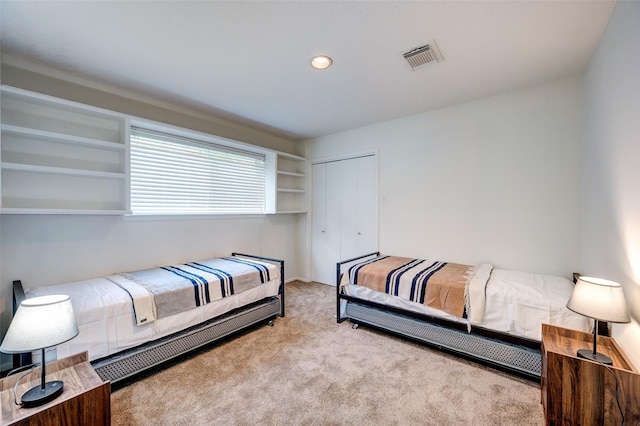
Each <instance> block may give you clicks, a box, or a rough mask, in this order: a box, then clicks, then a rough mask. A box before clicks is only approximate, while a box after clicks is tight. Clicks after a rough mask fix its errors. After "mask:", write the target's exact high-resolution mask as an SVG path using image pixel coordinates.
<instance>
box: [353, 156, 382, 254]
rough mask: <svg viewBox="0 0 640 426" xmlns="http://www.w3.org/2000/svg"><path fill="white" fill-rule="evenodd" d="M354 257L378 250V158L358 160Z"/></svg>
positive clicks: (370, 157)
mask: <svg viewBox="0 0 640 426" xmlns="http://www.w3.org/2000/svg"><path fill="white" fill-rule="evenodd" d="M356 205H357V212H358V218H357V223H358V229H357V231H356V240H357V244H356V254H355V255H356V256H360V255H363V254H367V253H372V252H374V251H376V250H378V158H377V157H376V156H375V155H370V156H368V157H361V158H358V201H357V203H356Z"/></svg>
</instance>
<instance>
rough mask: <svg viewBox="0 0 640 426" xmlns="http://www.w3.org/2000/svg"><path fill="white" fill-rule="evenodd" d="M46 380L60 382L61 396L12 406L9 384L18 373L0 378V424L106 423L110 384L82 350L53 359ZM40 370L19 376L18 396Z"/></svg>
mask: <svg viewBox="0 0 640 426" xmlns="http://www.w3.org/2000/svg"><path fill="white" fill-rule="evenodd" d="M46 369H47V370H46V373H47V377H46V380H47V381H50V380H62V381H64V390H63V392H62V395H60V396H59V397H58V398H56V399H54V400H53V401H51V402H49V403H47V404H44V405H42V406H40V407H34V408H21V407H18V406H17V405H15V403H14V399H13V386H14V385H15V383H16V380H17V379H18V378H19V377H20V376H21V373H18V374H15V375H12V376H10V377H5V378H4V379H2V380H0V391H1V392H0V403H1V407H0V408H1V410H2V425H30V426H31V425H43V426H44V425H47V426H51V425H55V426H57V425H91V426H93V425H109V424H110V423H111V383H109V382H103V381H102V379H101V378H100V377H99V376H98V374H97V373H96V372H95V370H94V369H93V367H92V366H91V364H89V362H88V355H87V353H86V352H84V353H81V354H76V355H72V356H70V357H67V358H63V359H59V360H57V361H53V362H51V363H49V364H47V366H46ZM39 377H40V369H39V368H37V369H36V370H35V371H34V372H32V373H30V375H29V376H27V377H25V378H24V379H22V381H21V384H20V385H19V386H18V395H22V394H23V393H24V392H25V391H27V390H29V389H30V388H32V387H33V386H36V385H37V384H38V383H39Z"/></svg>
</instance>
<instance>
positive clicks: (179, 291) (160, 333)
mask: <svg viewBox="0 0 640 426" xmlns="http://www.w3.org/2000/svg"><path fill="white" fill-rule="evenodd" d="M47 294H66V295H69V296H70V297H71V302H72V304H73V308H74V313H75V315H76V320H77V323H78V329H79V331H80V333H79V334H78V336H77V337H75V338H74V339H72V340H70V341H68V342H66V343H63V344H61V345H58V346H56V347H55V348H53V349H52V350H55V351H56V354H55V356H56V357H57V358H61V357H65V356H69V355H72V354H75V353H78V352H83V351H88V353H89V360H90V361H91V363H92V364H93V366H94V368H95V369H96V371H97V373H98V374H99V375H100V376H101V377H102V378H103V379H104V380H111V381H112V383H116V382H118V381H120V380H123V379H126V378H128V377H131V376H133V375H135V374H137V373H140V372H142V371H145V370H147V369H150V368H152V367H154V366H156V365H158V364H160V363H162V362H165V361H167V360H169V359H172V358H175V357H177V356H180V355H182V354H184V353H186V352H189V351H191V350H193V349H196V348H199V347H201V346H204V345H206V344H208V343H211V342H213V341H215V340H218V339H221V338H224V337H226V336H228V335H230V334H233V333H235V332H237V331H240V330H242V329H245V328H248V327H250V326H252V325H255V324H258V323H261V322H264V323H267V322H269V323H271V324H272V321H273V319H274V318H275V317H276V316H284V315H285V305H284V301H285V300H284V297H285V291H284V261H282V260H279V259H272V258H266V257H261V256H253V255H246V254H240V253H232V255H231V256H229V257H221V258H216V259H208V260H203V261H198V262H189V263H185V264H180V265H169V266H163V267H159V268H153V269H148V270H143V271H135V272H128V273H121V274H114V275H110V276H107V277H103V278H97V279H91V280H86V281H81V282H74V283H66V284H59V285H52V286H45V287H36V288H32V289H28V290H26V291H23V289H22V285H21V283H20V282H19V281H16V282H14V295H16V299H17V300H16V302H17V303H18V304H19V302H20V300H19V299H20V297H21V295H23V296H24V297H28V298H30V297H37V296H44V295H47Z"/></svg>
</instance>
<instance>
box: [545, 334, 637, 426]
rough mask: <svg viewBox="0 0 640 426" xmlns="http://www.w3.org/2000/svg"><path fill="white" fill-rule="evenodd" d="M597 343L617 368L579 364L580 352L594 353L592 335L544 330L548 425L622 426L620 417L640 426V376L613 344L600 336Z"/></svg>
mask: <svg viewBox="0 0 640 426" xmlns="http://www.w3.org/2000/svg"><path fill="white" fill-rule="evenodd" d="M597 342H598V348H597V349H598V352H599V353H603V354H605V355H607V356H609V357H610V358H611V359H612V360H613V365H611V366H605V365H603V364H600V363H597V362H593V361H589V360H586V359H583V358H578V356H577V352H578V349H593V335H592V334H590V333H584V332H581V331H576V330H570V329H566V328H562V327H555V326H552V325H548V324H543V325H542V377H541V392H542V405H543V408H544V412H545V416H546V423H547V425H565V424H576V425H578V424H579V425H583V426H590V425H593V426H596V425H598V426H601V425H619V424H621V422H622V414H621V411H622V413H623V414H624V418H625V423H626V424H640V399H639V398H638V393H639V392H640V374H638V372H637V371H635V370H634V369H633V367H632V364H631V363H630V362H629V359H628V358H627V356H626V355H625V354H624V352H623V351H622V349H621V348H620V347H619V346H618V344H617V343H616V342H615V340H614V339H612V338H610V337H606V336H598V338H597ZM616 396H617V397H616ZM618 403H619V404H620V410H619V409H618Z"/></svg>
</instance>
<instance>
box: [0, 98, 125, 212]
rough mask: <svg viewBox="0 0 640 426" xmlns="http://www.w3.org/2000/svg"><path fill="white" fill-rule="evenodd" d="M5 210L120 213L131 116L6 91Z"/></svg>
mask: <svg viewBox="0 0 640 426" xmlns="http://www.w3.org/2000/svg"><path fill="white" fill-rule="evenodd" d="M1 117H2V125H1V131H2V143H1V147H0V148H1V149H0V170H1V172H2V178H1V179H2V180H1V202H2V204H1V210H0V211H1V212H2V213H11V214H25V213H28V214H123V213H126V212H127V210H128V208H127V194H128V182H127V181H128V179H127V176H128V170H127V167H128V166H127V164H128V146H129V144H128V133H129V130H128V119H127V117H126V116H124V115H122V114H118V113H115V112H112V111H107V110H103V109H100V108H95V107H91V106H88V105H83V104H79V103H76V102H71V101H67V100H64V99H59V98H55V97H51V96H47V95H42V94H38V93H34V92H30V91H26V90H22V89H17V88H13V87H8V86H2V115H1Z"/></svg>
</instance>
